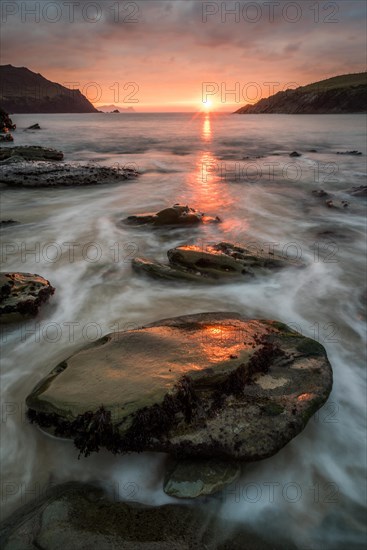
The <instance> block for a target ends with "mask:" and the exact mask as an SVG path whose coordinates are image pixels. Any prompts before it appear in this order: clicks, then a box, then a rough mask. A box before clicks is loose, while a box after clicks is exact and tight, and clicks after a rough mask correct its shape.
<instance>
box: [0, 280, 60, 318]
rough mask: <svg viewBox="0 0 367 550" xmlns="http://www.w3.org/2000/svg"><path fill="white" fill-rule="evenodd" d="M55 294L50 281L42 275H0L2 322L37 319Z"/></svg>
mask: <svg viewBox="0 0 367 550" xmlns="http://www.w3.org/2000/svg"><path fill="white" fill-rule="evenodd" d="M54 292H55V289H54V288H53V287H52V286H51V284H50V283H49V281H47V280H46V279H44V278H43V277H41V276H40V275H35V274H32V273H0V322H1V323H9V322H12V321H19V320H22V319H27V318H29V317H35V316H36V315H37V314H38V311H39V308H40V306H41V305H42V304H43V303H45V302H47V300H48V299H49V298H50V296H52V294H54Z"/></svg>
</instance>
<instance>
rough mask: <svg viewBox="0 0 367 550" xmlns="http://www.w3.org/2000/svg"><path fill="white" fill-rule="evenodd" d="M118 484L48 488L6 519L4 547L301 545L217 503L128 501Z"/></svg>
mask: <svg viewBox="0 0 367 550" xmlns="http://www.w3.org/2000/svg"><path fill="white" fill-rule="evenodd" d="M114 485H116V486H117V488H116V489H115V491H114V494H112V495H108V494H106V493H105V492H104V491H103V490H102V489H100V488H97V487H93V486H92V485H85V484H82V483H76V482H70V483H65V484H63V485H59V486H56V487H55V486H54V487H50V488H49V489H48V490H47V491H46V490H43V491H42V494H40V495H39V496H38V497H37V498H36V499H35V500H34V501H33V502H30V503H29V504H27V505H25V506H23V507H22V508H21V509H20V510H19V511H17V512H15V513H14V514H13V515H12V516H11V517H10V518H8V519H7V520H6V521H5V522H3V524H2V526H1V531H0V544H1V548H2V550H36V549H37V548H38V549H40V548H43V549H45V550H46V549H47V550H63V549H64V550H91V549H95V550H122V549H123V550H188V549H190V550H191V549H192V550H193V549H196V548H197V549H203V550H204V549H205V550H243V548H244V546H243V541H244V540H246V550H296V547H295V546H294V545H293V544H292V543H288V542H287V541H285V540H283V539H280V538H279V534H278V535H277V536H275V534H274V533H272V532H269V530H268V532H267V534H266V536H267V539H264V538H263V537H260V536H259V535H256V534H254V533H253V532H252V531H251V530H250V529H249V528H248V527H247V526H246V527H244V526H243V525H242V522H239V523H235V522H231V521H229V520H228V519H226V520H221V519H220V517H218V516H217V515H216V514H215V504H214V503H206V504H205V505H203V504H200V503H199V504H197V505H196V506H195V507H193V506H186V505H183V504H181V505H178V504H165V505H163V506H146V505H143V504H139V503H137V502H132V501H131V500H130V502H126V500H125V501H123V500H122V499H123V498H124V493H123V488H121V487H120V491H119V484H118V483H117V484H114ZM129 486H130V491H131V495H132V496H130V498H139V496H140V494H139V489H140V487H139V485H138V484H137V483H134V482H133V481H132V482H131V483H129ZM128 498H129V495H128ZM264 536H265V535H264ZM274 540H275V541H276V542H274Z"/></svg>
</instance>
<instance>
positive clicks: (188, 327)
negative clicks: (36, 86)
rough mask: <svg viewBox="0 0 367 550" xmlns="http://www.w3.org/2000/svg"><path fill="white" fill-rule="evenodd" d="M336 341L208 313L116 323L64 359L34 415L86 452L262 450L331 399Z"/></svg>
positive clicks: (258, 454)
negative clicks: (330, 351)
mask: <svg viewBox="0 0 367 550" xmlns="http://www.w3.org/2000/svg"><path fill="white" fill-rule="evenodd" d="M331 386H332V371H331V367H330V364H329V361H328V359H327V356H326V353H325V350H324V348H323V346H321V345H320V344H319V343H318V342H315V341H314V340H311V339H309V338H305V337H303V336H302V335H301V334H299V333H297V332H295V331H292V330H291V329H290V328H289V327H287V326H286V325H284V324H282V323H277V322H275V321H267V320H248V319H245V318H244V317H242V316H241V315H239V314H237V313H201V314H196V315H186V316H184V317H177V318H173V319H165V320H162V321H158V322H156V323H152V324H149V325H146V326H144V327H142V328H139V329H136V330H128V331H124V332H116V333H112V334H109V335H108V336H105V337H104V338H102V339H100V340H98V341H97V342H95V343H94V344H93V345H91V346H89V347H85V348H84V349H82V350H81V351H79V352H77V353H75V354H73V355H71V356H70V357H69V358H68V359H66V360H65V361H63V362H62V363H60V364H59V365H57V366H56V367H55V368H54V369H53V370H52V371H51V372H50V374H49V375H48V376H46V377H45V378H44V379H43V380H41V382H40V383H39V384H37V386H36V387H35V388H34V390H33V391H32V393H31V394H30V395H29V396H28V397H27V400H26V403H27V406H28V407H29V410H28V418H29V419H30V420H31V421H32V422H36V423H37V424H39V425H40V426H41V427H43V428H44V429H46V430H48V431H51V432H52V433H54V435H56V436H61V437H70V438H73V439H74V443H75V445H76V447H77V448H78V449H79V450H80V452H81V453H83V454H85V455H86V456H87V455H88V454H90V453H91V452H93V451H98V450H99V449H100V448H101V447H105V448H106V449H108V450H110V451H111V452H113V453H120V452H122V453H124V452H130V451H137V452H140V451H148V450H152V451H163V452H169V453H173V454H175V455H178V456H203V457H211V458H214V457H216V458H224V457H227V458H228V457H229V458H232V459H234V460H237V459H239V460H246V461H254V460H260V459H263V458H266V457H269V456H271V455H273V454H275V453H276V452H277V451H278V450H279V449H281V448H282V447H283V446H284V445H286V443H288V441H290V440H291V439H292V438H293V437H295V436H296V435H297V434H298V433H299V432H300V431H302V430H303V428H304V427H305V426H306V424H307V422H308V420H309V418H310V417H311V416H312V414H313V413H315V412H316V411H317V409H318V408H319V407H321V406H322V405H323V403H324V402H325V401H326V399H327V397H328V395H329V393H330V391H331Z"/></svg>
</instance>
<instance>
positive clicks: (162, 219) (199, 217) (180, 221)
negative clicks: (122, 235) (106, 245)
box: [121, 204, 220, 227]
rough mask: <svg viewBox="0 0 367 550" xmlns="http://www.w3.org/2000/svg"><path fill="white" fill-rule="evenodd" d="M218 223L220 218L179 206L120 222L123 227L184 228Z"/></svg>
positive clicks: (131, 217) (175, 205)
mask: <svg viewBox="0 0 367 550" xmlns="http://www.w3.org/2000/svg"><path fill="white" fill-rule="evenodd" d="M216 222H220V218H218V217H216V218H213V217H210V216H206V215H205V214H203V213H201V212H198V211H197V210H194V209H193V208H190V207H189V206H187V205H186V206H184V205H180V204H174V205H173V206H171V207H169V208H164V209H163V210H160V211H159V212H157V213H156V214H141V215H138V216H129V217H128V218H125V219H124V220H122V221H121V223H122V224H124V225H134V226H153V227H164V226H186V225H197V224H201V223H216Z"/></svg>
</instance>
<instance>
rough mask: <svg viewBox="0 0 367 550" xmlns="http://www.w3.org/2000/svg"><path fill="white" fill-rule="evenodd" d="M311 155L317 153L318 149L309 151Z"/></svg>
mask: <svg viewBox="0 0 367 550" xmlns="http://www.w3.org/2000/svg"><path fill="white" fill-rule="evenodd" d="M308 152H309V153H317V149H309V151H308Z"/></svg>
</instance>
